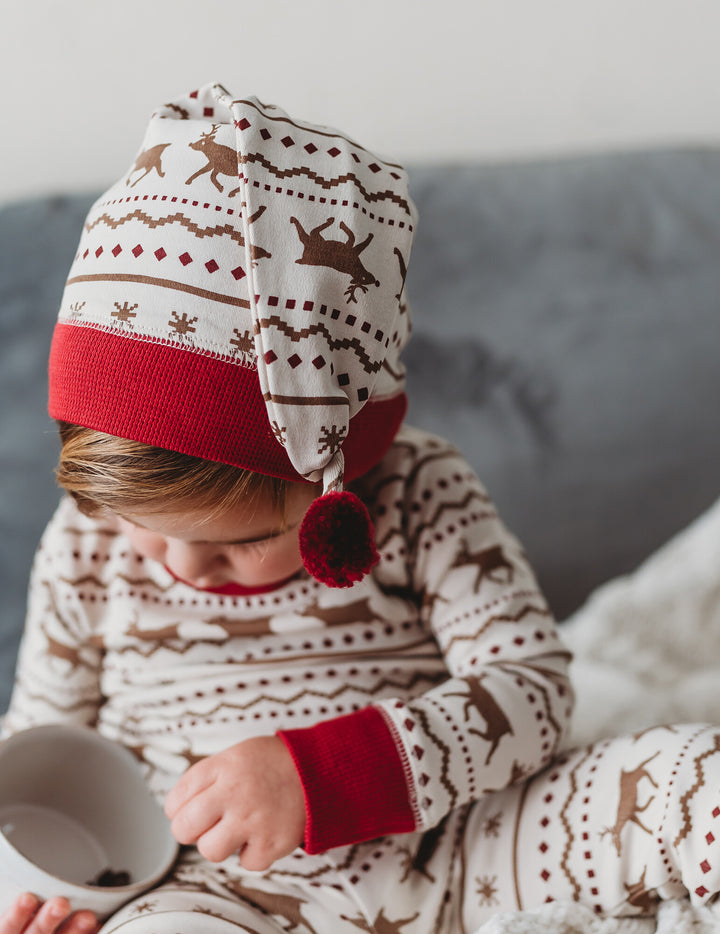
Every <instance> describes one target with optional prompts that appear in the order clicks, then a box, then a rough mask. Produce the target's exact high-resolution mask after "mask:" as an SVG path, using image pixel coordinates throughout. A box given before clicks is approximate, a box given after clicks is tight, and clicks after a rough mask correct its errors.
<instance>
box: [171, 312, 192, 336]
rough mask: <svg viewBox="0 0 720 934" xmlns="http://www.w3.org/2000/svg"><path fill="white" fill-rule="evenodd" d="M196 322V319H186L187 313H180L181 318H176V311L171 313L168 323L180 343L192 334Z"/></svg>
mask: <svg viewBox="0 0 720 934" xmlns="http://www.w3.org/2000/svg"><path fill="white" fill-rule="evenodd" d="M196 321H197V318H188V316H187V312H186V311H184V312H183V313H182V317H179V316H178V313H177V312H176V311H173V312H172V318H170V320H169V321H168V325H169V327H171V328H172V329H173V331H175V334H176V335H177V337H179V338H180V340H181V341H182V340H183V339H184V338H185V337H187V335H188V334H194V333H195V330H196V329H195V328H194V327H193V325H194V324H195V322H196Z"/></svg>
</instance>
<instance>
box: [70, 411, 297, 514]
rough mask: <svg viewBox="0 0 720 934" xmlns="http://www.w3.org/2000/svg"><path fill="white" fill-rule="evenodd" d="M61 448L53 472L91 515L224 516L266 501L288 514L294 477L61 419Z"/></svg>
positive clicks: (280, 511) (282, 512)
mask: <svg viewBox="0 0 720 934" xmlns="http://www.w3.org/2000/svg"><path fill="white" fill-rule="evenodd" d="M58 427H59V430H60V440H61V442H62V448H61V451H60V459H59V462H58V466H57V469H56V471H55V475H56V478H57V481H58V483H59V484H60V486H61V487H62V488H63V489H65V490H66V491H67V492H68V493H69V494H70V495H71V496H72V497H73V499H74V500H75V502H76V503H77V505H78V508H79V509H80V511H81V512H83V513H84V514H85V515H87V516H97V515H100V514H101V513H103V512H106V511H110V512H112V513H116V514H117V515H120V516H132V515H149V514H159V513H163V512H170V511H172V512H174V511H176V510H177V509H182V508H184V509H188V510H192V511H198V512H200V511H203V512H207V515H208V518H211V517H214V516H217V515H221V514H223V513H225V512H227V511H230V510H232V509H233V508H235V507H237V506H239V505H241V504H243V505H246V504H247V503H248V502H252V501H256V500H260V499H265V498H266V497H267V498H268V499H269V501H270V502H271V503H272V505H273V508H275V509H276V510H277V511H278V513H279V514H280V515H281V516H282V517H283V518H284V513H285V503H286V499H287V492H288V488H289V487H290V486H291V481H287V480H282V479H279V478H277V477H268V476H264V475H263V474H258V473H254V472H252V471H249V470H243V469H242V468H240V467H232V466H229V465H228V464H220V463H216V462H214V461H209V460H204V459H202V458H200V457H192V456H190V455H188V454H178V453H177V452H175V451H166V450H165V449H164V448H158V447H153V446H152V445H148V444H142V443H141V442H139V441H129V440H128V439H126V438H117V437H115V436H114V435H108V434H105V433H104V432H102V431H95V430H94V429H92V428H82V427H81V426H79V425H73V424H70V423H69V422H63V421H58Z"/></svg>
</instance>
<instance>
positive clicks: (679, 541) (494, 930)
mask: <svg viewBox="0 0 720 934" xmlns="http://www.w3.org/2000/svg"><path fill="white" fill-rule="evenodd" d="M562 633H563V636H564V638H565V641H566V642H567V644H568V646H569V648H570V649H571V650H572V651H573V652H574V654H575V661H574V662H573V682H574V684H575V688H576V691H577V706H576V714H575V720H574V727H573V730H572V734H571V736H570V740H569V744H568V745H573V746H575V745H579V744H583V743H586V742H593V741H595V740H598V739H602V738H604V737H607V736H614V735H618V734H620V733H627V732H632V731H635V730H640V729H643V728H645V727H648V726H654V725H656V724H661V723H667V722H670V721H675V722H678V721H687V722H697V721H702V722H717V723H720V500H718V502H717V503H715V505H714V506H713V507H712V508H711V509H710V510H708V511H707V512H706V513H705V514H704V515H702V516H701V517H700V518H699V519H697V520H696V521H695V522H694V523H693V524H692V525H690V526H689V527H688V528H687V529H685V530H684V531H683V532H681V533H680V534H679V535H677V536H676V537H675V538H673V539H672V540H671V541H670V542H668V543H667V544H666V545H665V546H664V547H663V548H661V549H660V550H659V551H658V552H656V553H655V554H654V555H652V556H651V557H650V558H649V559H648V560H647V561H645V562H644V564H642V565H641V566H640V567H639V568H638V569H637V571H635V572H634V573H633V574H630V575H627V576H624V577H620V578H617V579H616V580H613V581H610V582H609V583H607V584H605V585H604V586H602V587H600V588H599V589H598V590H597V591H595V593H593V594H592V595H591V597H590V598H589V599H588V601H587V602H586V603H585V604H584V606H583V607H581V609H580V610H578V611H577V612H576V613H575V614H574V615H573V616H572V617H571V618H570V619H568V620H567V621H566V622H565V623H564V624H563V627H562ZM480 932H482V934H710V932H720V907H717V908H716V907H714V906H712V907H709V908H703V909H698V908H692V907H691V906H690V904H689V903H688V902H687V901H681V900H678V901H671V902H666V903H664V904H662V905H661V907H660V911H659V914H658V917H657V919H602V918H598V917H597V916H595V915H594V914H593V912H592V911H591V910H589V909H587V908H583V907H581V906H579V905H576V904H574V903H554V904H550V905H546V906H544V907H543V908H542V909H539V910H538V911H525V912H513V913H509V914H501V915H497V916H496V917H495V918H493V919H492V920H491V921H489V922H487V923H486V924H484V925H483V926H482V928H481V929H480ZM480 932H478V934H480Z"/></svg>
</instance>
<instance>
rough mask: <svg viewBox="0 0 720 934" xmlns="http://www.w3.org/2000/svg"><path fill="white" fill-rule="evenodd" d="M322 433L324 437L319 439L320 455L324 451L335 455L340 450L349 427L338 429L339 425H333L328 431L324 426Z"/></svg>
mask: <svg viewBox="0 0 720 934" xmlns="http://www.w3.org/2000/svg"><path fill="white" fill-rule="evenodd" d="M320 431H322V432H323V436H322V437H320V438H318V444H319V447H318V454H322V453H323V451H330V453H331V454H334V453H335V452H336V451H338V450H339V449H340V445H341V444H342V443H343V441H344V440H345V435H346V434H347V427H345V426H343V427H342V428H338V426H337V425H333V426H332V427H331V428H329V429H328V428H326V427H325V426H324V425H323V426H322V427H321V429H320Z"/></svg>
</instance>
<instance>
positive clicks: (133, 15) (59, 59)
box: [0, 0, 720, 202]
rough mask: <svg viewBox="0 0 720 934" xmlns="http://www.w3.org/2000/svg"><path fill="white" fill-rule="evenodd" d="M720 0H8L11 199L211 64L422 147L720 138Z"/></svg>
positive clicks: (264, 95)
mask: <svg viewBox="0 0 720 934" xmlns="http://www.w3.org/2000/svg"><path fill="white" fill-rule="evenodd" d="M718 36H720V2H718V0H358V2H352V3H351V2H349V0H121V2H118V0H0V88H2V95H3V106H2V118H1V120H0V153H1V156H0V159H1V162H0V202H2V201H7V200H13V199H15V198H19V197H22V196H25V195H27V194H29V193H38V194H39V193H45V192H54V191H62V190H90V189H97V188H100V187H103V186H104V185H106V184H107V183H109V182H110V181H112V180H114V178H115V177H116V176H119V175H120V174H121V173H122V172H124V171H125V170H126V168H127V166H128V165H129V164H130V162H131V160H132V158H133V156H134V154H135V152H136V151H137V149H138V147H139V144H140V141H141V137H142V133H143V130H144V127H145V122H146V120H147V117H148V116H149V114H150V112H151V111H152V110H153V109H154V108H155V106H156V105H158V104H160V103H162V102H165V101H167V100H172V99H173V98H174V97H175V96H177V95H178V94H179V93H181V92H183V91H185V90H189V89H191V88H194V87H197V86H198V85H200V84H204V83H206V82H207V81H210V80H219V81H221V82H222V83H223V84H225V85H226V87H228V89H229V90H230V91H232V92H233V93H234V94H237V95H240V94H257V95H258V97H260V98H261V99H262V100H265V101H267V102H272V103H276V104H279V105H280V106H282V107H283V108H285V109H286V110H288V111H289V112H290V113H291V114H293V115H294V116H297V117H300V118H304V119H308V120H313V121H317V122H320V123H326V124H330V125H332V126H336V127H338V128H340V129H342V130H344V131H346V132H347V133H349V134H350V135H353V136H355V137H356V138H357V139H358V140H359V141H360V142H362V143H363V144H364V145H366V146H368V147H369V148H371V149H375V150H376V151H378V152H379V153H381V154H387V155H392V156H394V157H395V158H397V159H400V160H404V161H407V162H412V161H416V162H417V161H422V162H427V161H429V160H433V159H443V158H453V159H467V158H479V159H484V160H497V159H504V158H513V159H518V158H522V159H525V158H536V157H542V156H549V155H557V154H571V153H578V152H585V151H588V150H597V149H620V148H627V147H646V146H651V145H655V144H675V145H685V144H690V145H695V144H708V143H709V144H714V143H717V142H719V141H720V54H719V46H718Z"/></svg>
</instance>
